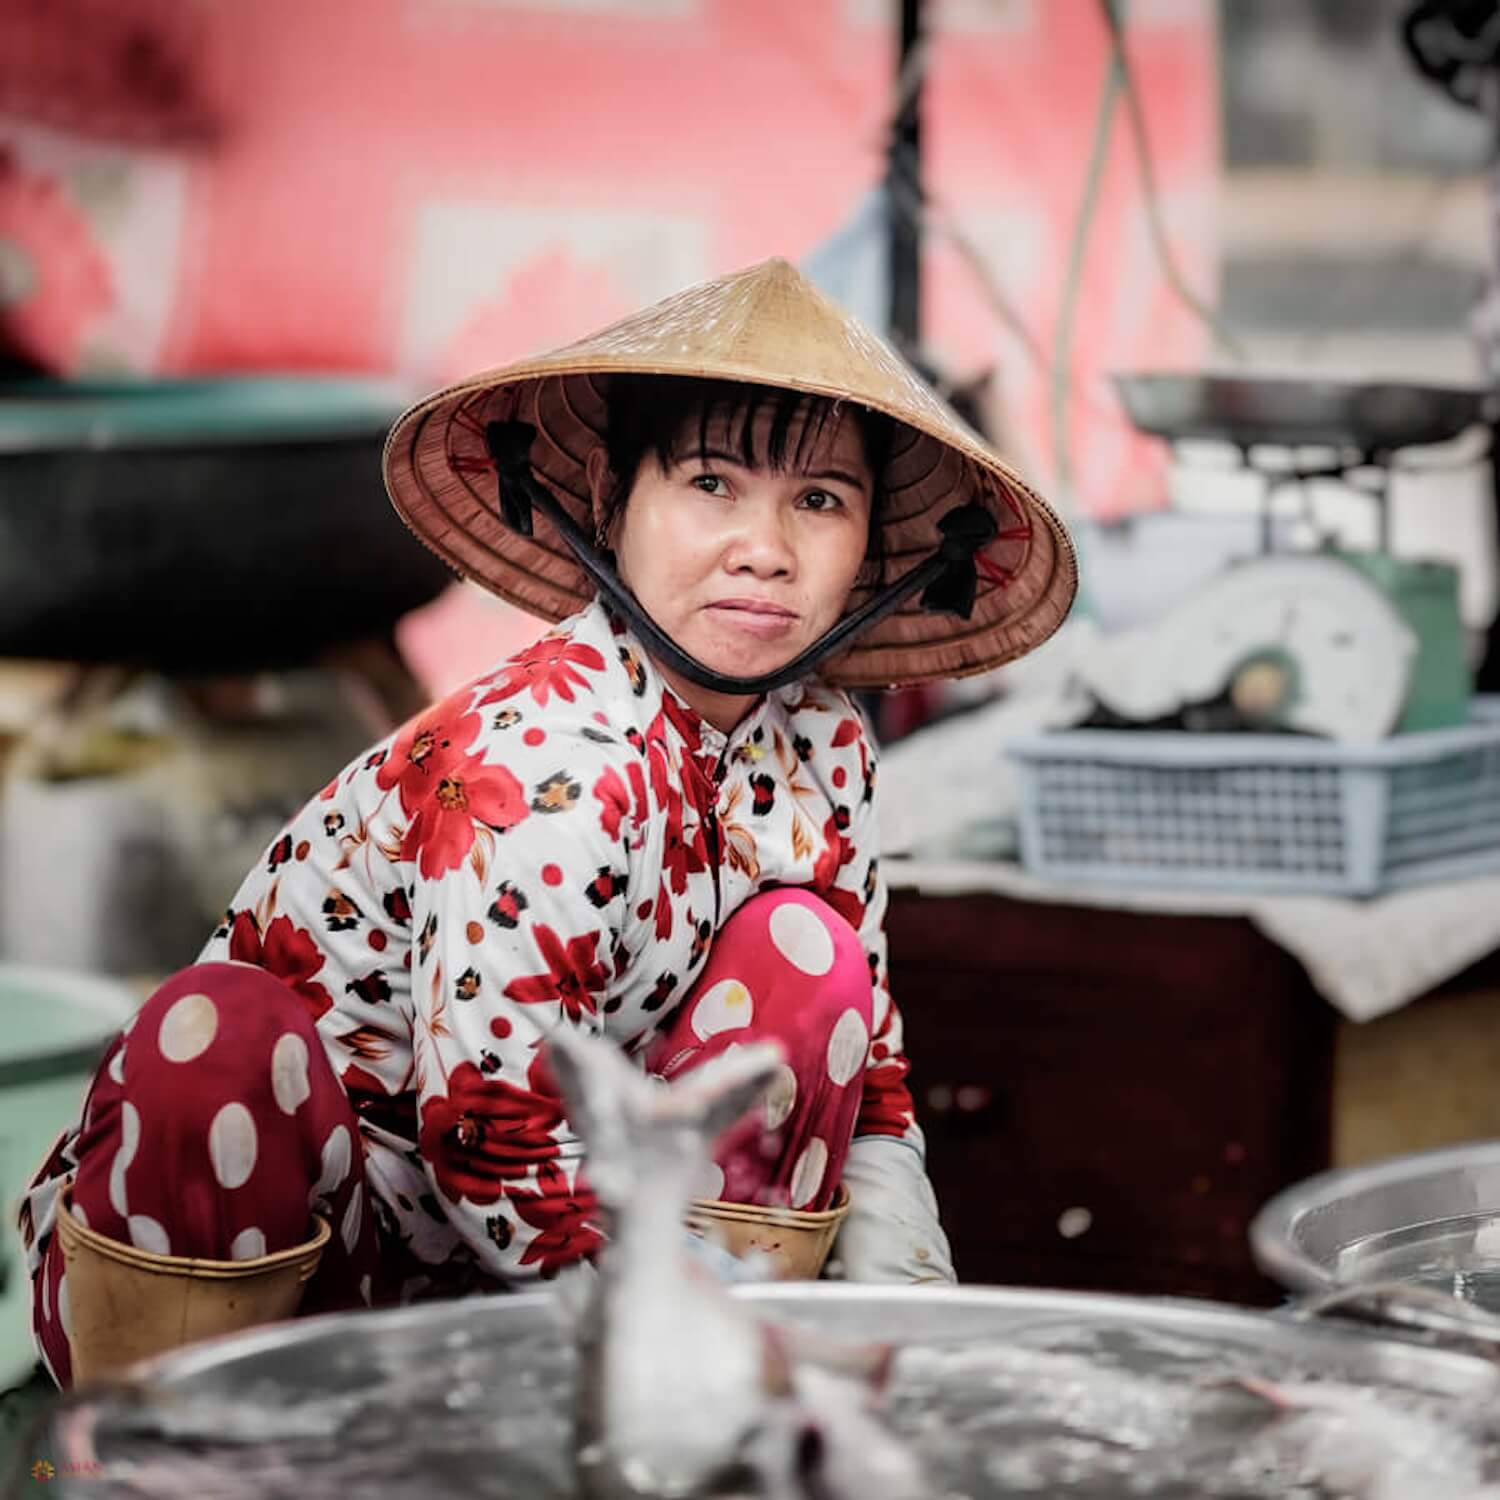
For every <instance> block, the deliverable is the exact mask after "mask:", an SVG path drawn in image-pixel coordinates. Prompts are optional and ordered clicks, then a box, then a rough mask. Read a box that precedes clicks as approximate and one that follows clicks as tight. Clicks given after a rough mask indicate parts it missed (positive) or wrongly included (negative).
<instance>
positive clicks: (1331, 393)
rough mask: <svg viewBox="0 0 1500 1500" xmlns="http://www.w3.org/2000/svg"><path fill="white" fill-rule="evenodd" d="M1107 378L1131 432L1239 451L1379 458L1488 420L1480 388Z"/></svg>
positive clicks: (1229, 377)
mask: <svg viewBox="0 0 1500 1500" xmlns="http://www.w3.org/2000/svg"><path fill="white" fill-rule="evenodd" d="M1114 382H1115V387H1116V389H1117V390H1118V391H1119V393H1120V399H1121V401H1123V402H1124V405H1125V410H1126V411H1127V412H1128V413H1129V416H1130V420H1131V421H1132V422H1133V423H1134V424H1135V425H1136V427H1137V428H1139V429H1140V431H1142V432H1146V433H1150V434H1151V435H1152V436H1154V437H1161V438H1167V439H1168V440H1170V441H1174V442H1175V441H1179V440H1181V439H1184V438H1187V439H1205V440H1215V441H1221V442H1228V443H1234V444H1236V445H1237V446H1239V447H1242V448H1246V447H1251V446H1254V445H1257V444H1268V445H1272V446H1276V447H1300V446H1316V447H1333V448H1347V449H1354V450H1355V451H1356V452H1358V453H1359V454H1361V455H1369V456H1374V455H1382V454H1388V453H1391V452H1392V451H1394V450H1395V449H1398V448H1410V447H1420V446H1422V445H1424V444H1428V443H1442V442H1448V441H1450V440H1451V439H1453V438H1455V437H1457V436H1458V435H1459V434H1460V433H1462V432H1463V431H1465V430H1466V429H1467V428H1469V427H1471V426H1473V425H1474V424H1475V423H1476V422H1481V421H1484V420H1486V419H1487V417H1488V416H1490V415H1493V413H1492V412H1491V411H1490V410H1489V407H1490V403H1491V400H1492V398H1491V395H1490V393H1489V392H1487V391H1484V390H1480V389H1469V388H1465V387H1459V386H1428V385H1405V384H1400V383H1396V382H1386V383H1379V384H1366V383H1364V382H1360V381H1341V380H1295V379H1269V378H1260V377H1245V376H1234V375H1175V374H1174V375H1167V374H1137V375H1116V376H1115V377H1114Z"/></svg>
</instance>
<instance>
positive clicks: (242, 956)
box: [229, 911, 333, 1021]
mask: <svg viewBox="0 0 1500 1500" xmlns="http://www.w3.org/2000/svg"><path fill="white" fill-rule="evenodd" d="M229 956H230V958H233V959H238V960H239V962H241V963H246V964H256V965H258V966H259V967H260V968H262V969H264V970H266V972H267V973H269V974H274V975H275V976H276V977H277V978H278V979H280V980H282V981H283V982H284V983H285V984H286V985H288V986H289V987H290V988H291V989H294V990H296V992H297V993H298V994H299V995H301V996H302V998H303V1000H304V1001H305V1002H306V1004H307V1008H308V1011H309V1012H310V1013H311V1015H312V1018H313V1020H315V1021H316V1020H317V1019H318V1017H319V1016H321V1015H323V1014H324V1013H325V1012H326V1011H329V1010H331V1009H332V1008H333V997H332V996H331V995H330V994H329V993H328V991H327V990H326V989H324V988H323V986H322V985H321V984H318V983H317V982H316V981H315V980H314V979H313V975H314V974H316V973H317V972H318V970H319V969H321V968H322V967H323V963H324V954H323V952H322V950H321V949H320V948H319V947H318V945H317V943H316V942H315V941H314V940H313V937H312V934H311V933H307V932H304V931H303V930H302V929H301V928H300V927H298V926H297V925H296V924H295V923H294V922H293V921H292V919H291V918H290V917H277V918H276V919H275V920H274V921H273V922H272V923H271V925H270V926H269V927H267V928H266V931H265V936H264V937H262V936H261V932H260V928H259V927H258V926H257V925H256V922H255V917H254V915H253V913H251V912H248V911H240V912H236V913H235V914H234V921H233V923H232V925H231V926H230V929H229Z"/></svg>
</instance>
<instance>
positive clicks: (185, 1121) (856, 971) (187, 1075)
mask: <svg viewBox="0 0 1500 1500" xmlns="http://www.w3.org/2000/svg"><path fill="white" fill-rule="evenodd" d="M870 1024H871V989H870V979H869V969H868V967H867V964H866V960H865V956H864V953H863V951H862V949H861V946H860V943H859V940H858V937H857V936H856V934H855V932H854V930H853V929H852V928H851V927H850V926H849V924H848V923H847V922H846V921H845V920H844V919H843V918H842V917H841V916H839V915H838V914H837V913H836V912H834V911H833V909H832V908H831V907H829V906H828V905H826V904H825V903H824V902H823V901H821V900H819V899H818V898H817V897H816V896H813V895H811V894H810V893H808V892H806V891H802V890H796V889H779V890H774V891H769V892H766V893H764V894H762V895H760V896H757V897H755V898H753V899H752V900H751V901H749V902H747V903H746V904H745V905H744V906H743V907H741V908H740V909H739V910H738V911H737V912H736V913H735V915H734V916H733V917H732V918H731V919H730V920H729V922H727V923H726V924H725V926H724V928H723V929H722V931H721V932H720V934H719V936H718V938H717V940H716V941H715V943H714V946H713V949H712V951H711V953H710V955H709V958H708V962H707V965H706V966H705V968H704V971H703V973H702V975H701V976H700V977H699V979H698V981H697V983H696V984H695V985H694V987H693V989H692V990H691V991H690V992H689V994H688V996H687V998H686V999H685V1000H684V1001H683V1003H682V1005H681V1006H680V1007H679V1008H678V1009H677V1011H676V1012H674V1014H673V1015H672V1016H671V1018H670V1019H669V1021H668V1022H667V1025H666V1027H665V1029H664V1030H663V1031H662V1033H661V1034H660V1035H659V1036H658V1037H657V1038H656V1040H655V1041H654V1042H653V1043H652V1044H651V1046H650V1047H649V1049H648V1051H647V1053H646V1057H645V1064H646V1067H647V1068H648V1069H649V1070H650V1071H652V1072H654V1073H658V1074H660V1075H661V1076H663V1077H667V1078H671V1077H673V1076H675V1075H677V1074H680V1073H682V1072H684V1071H685V1070H687V1069H690V1068H692V1067H694V1066H696V1065H697V1064H699V1063H701V1062H704V1061H707V1060H708V1059H709V1058H711V1057H714V1056H717V1055H718V1054H720V1053H722V1052H724V1051H725V1050H727V1049H728V1048H729V1047H731V1046H733V1045H735V1044H739V1043H748V1042H755V1041H763V1040H767V1039H774V1040H776V1041H778V1042H780V1044H781V1046H782V1048H783V1050H784V1052H785V1054H786V1062H785V1065H784V1066H783V1068H782V1070H781V1073H780V1075H779V1077H778V1079H777V1081H776V1083H775V1084H774V1085H773V1087H772V1089H771V1091H770V1094H769V1096H768V1100H767V1103H766V1106H765V1110H764V1113H763V1114H760V1115H757V1114H752V1115H751V1116H750V1117H748V1118H747V1120H746V1121H745V1122H743V1123H742V1125H741V1126H740V1127H738V1128H737V1129H736V1130H735V1131H733V1132H731V1135H730V1136H729V1137H728V1138H727V1139H726V1140H725V1141H724V1142H723V1143H721V1146H720V1149H719V1151H718V1153H717V1157H716V1164H715V1178H714V1180H713V1181H712V1182H710V1183H707V1184H705V1187H704V1192H703V1196H705V1197H721V1198H726V1199H728V1200H730V1201H733V1202H741V1203H767V1204H769V1203H775V1204H789V1205H790V1206H792V1207H794V1208H806V1209H822V1208H826V1207H828V1206H829V1204H830V1203H831V1202H832V1200H833V1197H834V1194H835V1192H836V1190H837V1187H838V1184H839V1180H840V1177H841V1175H842V1171H843V1162H844V1157H845V1154H846V1152H847V1150H848V1145H849V1140H850V1137H851V1135H852V1133H853V1129H854V1120H855V1116H856V1114H857V1113H858V1109H859V1103H860V1095H861V1088H862V1083H863V1074H864V1064H865V1056H866V1053H867V1051H868V1048H869V1038H870ZM75 1155H76V1158H77V1162H78V1167H77V1171H76V1174H75V1181H74V1186H73V1199H72V1201H73V1205H74V1210H75V1212H77V1213H78V1214H79V1216H80V1217H81V1218H82V1219H83V1220H84V1221H85V1222H86V1223H87V1224H88V1225H89V1226H90V1227H91V1228H93V1229H95V1230H97V1231H98V1232H99V1233H101V1234H104V1235H108V1236H109V1237H110V1238H112V1239H116V1240H119V1241H121V1242H122V1243H125V1244H132V1245H135V1246H137V1247H138V1248H140V1249H144V1250H153V1251H157V1252H159V1253H161V1254H165V1255H174V1256H200V1257H205V1258H208V1259H213V1260H242V1259H249V1258H252V1257H254V1256H258V1255H265V1254H268V1253H270V1252H273V1251H276V1250H282V1249H286V1248H288V1247H290V1246H292V1245H296V1244H300V1243H302V1242H303V1241H305V1240H306V1239H308V1238H309V1236H310V1232H311V1230H310V1224H309V1216H310V1214H311V1213H312V1212H313V1211H317V1212H318V1213H320V1214H322V1215H323V1216H324V1217H326V1218H327V1219H328V1220H329V1222H330V1224H331V1225H332V1228H333V1235H332V1237H331V1239H330V1241H329V1243H328V1246H327V1249H326V1250H325V1251H324V1255H323V1260H322V1263H321V1264H320V1266H319V1269H318V1272H317V1275H316V1276H315V1277H314V1278H313V1280H312V1281H311V1282H310V1283H309V1286H308V1290H307V1294H306V1296H305V1298H304V1300H303V1304H302V1310H303V1311H304V1312H314V1311H316V1312H322V1311H329V1310H332V1309H336V1308H341V1307H358V1306H362V1305H365V1304H368V1303H372V1302H374V1303H379V1302H383V1301H386V1300H389V1299H390V1296H391V1290H392V1287H393V1285H394V1284H395V1282H396V1281H398V1280H399V1276H398V1275H397V1273H396V1272H394V1271H393V1270H392V1269H391V1262H392V1257H391V1256H390V1255H389V1254H387V1255H385V1256H384V1257H383V1256H382V1245H381V1241H380V1236H379V1232H378V1228H377V1220H376V1216H375V1214H374V1213H373V1212H371V1211H369V1205H368V1203H367V1198H366V1195H367V1187H366V1181H365V1175H364V1161H363V1155H362V1151H361V1147H360V1134H359V1129H358V1123H357V1120H356V1116H355V1114H354V1110H353V1108H352V1107H351V1105H350V1102H349V1098H348V1095H347V1094H346V1093H345V1091H344V1089H343V1086H342V1085H341V1084H340V1083H339V1081H338V1079H337V1077H336V1076H335V1074H334V1072H333V1069H332V1067H331V1065H330V1064H329V1061H328V1057H327V1054H326V1053H325V1052H324V1050H323V1046H322V1044H321V1042H320V1040H319V1038H318V1035H317V1032H316V1029H315V1028H314V1026H313V1023H312V1019H311V1017H310V1016H309V1014H308V1011H307V1009H306V1008H305V1006H304V1004H303V1002H302V1000H301V999H300V998H299V997H298V996H297V995H296V994H295V993H294V992H293V991H292V990H291V989H289V988H288V987H287V986H286V985H284V984H283V983H282V982H281V981H280V980H279V979H277V978H275V977H274V976H272V975H271V974H269V973H267V972H266V971H265V970H262V969H258V968H254V967H252V966H249V965H245V964H235V963H215V964H199V965H196V966H194V967H192V968H190V969H185V970H183V971H182V972H181V973H180V974H177V975H174V976H173V978H171V979H170V980H168V981H167V982H166V983H165V984H163V985H162V986H161V988H160V989H158V990H157V991H156V993H155V994H154V995H153V996H152V997H151V999H150V1000H148V1001H147V1002H146V1004H145V1006H144V1007H142V1009H141V1011H140V1013H139V1014H138V1015H137V1017H136V1018H135V1020H134V1021H133V1022H132V1023H131V1024H130V1025H129V1026H128V1027H127V1028H126V1030H125V1031H124V1033H122V1035H121V1036H120V1037H119V1038H117V1039H116V1041H115V1043H114V1044H113V1045H112V1047H111V1048H110V1050H109V1052H108V1053H107V1054H106V1056H105V1059H104V1061H103V1062H102V1063H101V1064H100V1067H99V1070H98V1073H97V1074H96V1075H95V1078H94V1081H93V1084H92V1086H91V1089H90V1091H89V1094H88V1096H87V1099H86V1102H85V1106H84V1126H83V1130H82V1132H81V1134H80V1136H79V1138H78V1142H77V1147H76V1152H75ZM66 1170H67V1169H66V1167H65V1166H60V1165H59V1164H58V1162H57V1161H56V1160H55V1159H54V1161H53V1162H49V1163H48V1164H47V1166H45V1167H44V1168H43V1170H42V1172H41V1173H40V1174H39V1175H38V1178H37V1184H45V1183H46V1182H47V1181H49V1179H50V1177H52V1176H60V1175H62V1173H63V1172H65V1171H66ZM35 1186H36V1184H34V1187H35ZM383 1273H384V1274H383ZM32 1290H33V1324H34V1328H35V1332H36V1337H37V1342H38V1344H39V1346H40V1348H41V1350H42V1352H43V1354H44V1356H45V1358H46V1361H47V1363H48V1365H49V1367H50V1368H51V1370H52V1372H53V1375H54V1377H55V1378H56V1379H57V1381H58V1383H59V1384H60V1385H63V1386H66V1385H68V1384H69V1381H70V1367H71V1360H70V1354H69V1349H68V1338H67V1322H68V1315H67V1288H66V1282H65V1279H64V1277H63V1260H62V1251H61V1246H60V1244H59V1243H58V1240H57V1237H56V1235H55V1234H53V1235H51V1236H49V1238H48V1241H47V1243H46V1246H45V1249H44V1253H43V1255H42V1259H41V1263H40V1265H39V1267H38V1269H37V1271H36V1274H35V1275H34V1277H33V1287H32Z"/></svg>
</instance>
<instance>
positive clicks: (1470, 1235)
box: [1331, 1213, 1500, 1314]
mask: <svg viewBox="0 0 1500 1500" xmlns="http://www.w3.org/2000/svg"><path fill="white" fill-rule="evenodd" d="M1331 1269H1332V1270H1333V1274H1334V1279H1335V1280H1336V1281H1339V1282H1357V1281H1362V1282H1373V1281H1404V1282H1409V1283H1410V1284H1412V1285H1414V1286H1421V1287H1426V1288H1429V1289H1430V1290H1432V1291H1437V1292H1447V1293H1448V1294H1449V1295H1450V1296H1453V1297H1459V1298H1462V1300H1463V1301H1465V1302H1468V1303H1472V1304H1473V1305H1474V1306H1476V1307H1480V1308H1483V1309H1484V1310H1485V1311H1486V1312H1492V1313H1496V1314H1500V1216H1497V1215H1495V1214H1493V1213H1482V1214H1462V1215H1459V1216H1456V1217H1454V1218H1449V1219H1439V1220H1436V1221H1434V1222H1432V1223H1429V1224H1415V1225H1403V1226H1401V1227H1400V1228H1398V1229H1389V1230H1383V1231H1382V1232H1381V1233H1379V1234H1372V1235H1368V1236H1367V1237H1366V1238H1364V1239H1362V1240H1356V1241H1354V1242H1353V1243H1351V1244H1348V1245H1345V1246H1344V1247H1343V1248H1342V1249H1341V1250H1340V1251H1339V1254H1338V1258H1337V1259H1336V1261H1335V1262H1334V1264H1333V1266H1332V1268H1331Z"/></svg>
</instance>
